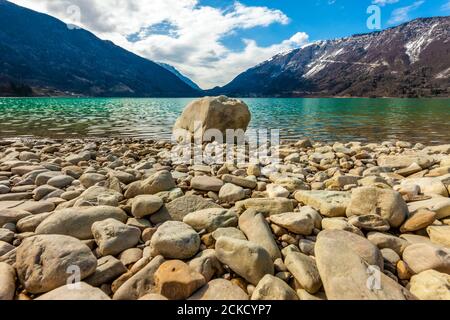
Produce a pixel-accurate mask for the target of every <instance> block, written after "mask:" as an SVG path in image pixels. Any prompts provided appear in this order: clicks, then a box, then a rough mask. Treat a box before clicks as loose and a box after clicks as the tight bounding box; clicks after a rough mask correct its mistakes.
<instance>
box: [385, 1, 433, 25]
mask: <svg viewBox="0 0 450 320" xmlns="http://www.w3.org/2000/svg"><path fill="white" fill-rule="evenodd" d="M424 3H425V0H420V1H416V2H414V3H413V4H412V5H410V6H407V7H401V8H398V9H395V10H394V11H392V15H391V18H390V19H389V21H388V23H389V24H398V23H402V22H405V21H408V20H410V18H409V14H410V12H411V11H413V10H416V9H417V8H419V7H420V6H421V5H422V4H424Z"/></svg>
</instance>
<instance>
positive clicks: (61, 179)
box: [47, 175, 75, 189]
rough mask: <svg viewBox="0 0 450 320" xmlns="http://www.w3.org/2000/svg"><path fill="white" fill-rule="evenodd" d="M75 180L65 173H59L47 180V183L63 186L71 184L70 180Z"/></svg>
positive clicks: (58, 186)
mask: <svg viewBox="0 0 450 320" xmlns="http://www.w3.org/2000/svg"><path fill="white" fill-rule="evenodd" d="M74 180H75V178H73V177H71V176H67V175H59V176H56V177H53V178H51V179H49V180H48V181H47V184H48V185H49V186H52V187H55V188H59V189H61V188H65V187H67V186H69V185H71V184H72V182H73V181H74Z"/></svg>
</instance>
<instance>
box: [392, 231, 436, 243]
mask: <svg viewBox="0 0 450 320" xmlns="http://www.w3.org/2000/svg"><path fill="white" fill-rule="evenodd" d="M400 238H401V239H403V240H406V241H407V242H408V244H416V243H426V244H433V242H431V240H430V238H428V237H424V236H419V235H417V234H412V233H404V234H401V235H400Z"/></svg>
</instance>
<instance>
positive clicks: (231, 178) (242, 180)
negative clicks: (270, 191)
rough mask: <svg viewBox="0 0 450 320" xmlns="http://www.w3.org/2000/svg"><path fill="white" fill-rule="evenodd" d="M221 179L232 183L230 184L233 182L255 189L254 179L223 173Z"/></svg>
mask: <svg viewBox="0 0 450 320" xmlns="http://www.w3.org/2000/svg"><path fill="white" fill-rule="evenodd" d="M222 180H223V181H224V182H225V183H232V184H235V185H237V186H240V187H243V188H246V189H255V188H256V181H254V180H250V179H246V178H243V177H238V176H233V175H231V174H224V175H223V176H222Z"/></svg>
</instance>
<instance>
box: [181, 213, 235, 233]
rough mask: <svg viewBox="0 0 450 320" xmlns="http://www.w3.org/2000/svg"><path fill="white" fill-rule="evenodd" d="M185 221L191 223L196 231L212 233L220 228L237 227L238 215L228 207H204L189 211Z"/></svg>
mask: <svg viewBox="0 0 450 320" xmlns="http://www.w3.org/2000/svg"><path fill="white" fill-rule="evenodd" d="M183 222H184V223H186V224H188V225H190V226H191V227H192V228H194V229H195V230H196V231H202V230H206V232H208V233H211V232H213V231H215V230H216V229H218V228H226V227H236V226H237V225H238V215H237V214H236V213H235V212H234V211H232V210H227V209H215V208H212V209H203V210H200V211H195V212H192V213H189V214H188V215H187V216H185V217H184V219H183Z"/></svg>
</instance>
